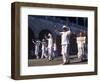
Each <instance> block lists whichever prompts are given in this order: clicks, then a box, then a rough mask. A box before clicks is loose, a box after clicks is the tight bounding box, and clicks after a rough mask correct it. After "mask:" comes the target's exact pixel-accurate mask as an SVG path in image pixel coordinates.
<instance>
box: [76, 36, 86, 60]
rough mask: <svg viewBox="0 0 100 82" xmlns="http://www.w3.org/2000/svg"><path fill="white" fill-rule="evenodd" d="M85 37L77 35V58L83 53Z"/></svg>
mask: <svg viewBox="0 0 100 82" xmlns="http://www.w3.org/2000/svg"><path fill="white" fill-rule="evenodd" d="M85 39H86V37H77V44H78V58H82V55H84V45H85Z"/></svg>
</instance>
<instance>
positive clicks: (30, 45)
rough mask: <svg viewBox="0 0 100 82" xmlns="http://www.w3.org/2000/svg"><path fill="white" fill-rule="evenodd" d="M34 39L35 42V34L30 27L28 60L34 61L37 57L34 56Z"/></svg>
mask: <svg viewBox="0 0 100 82" xmlns="http://www.w3.org/2000/svg"><path fill="white" fill-rule="evenodd" d="M32 39H33V40H34V39H35V37H34V32H33V30H32V29H31V28H30V27H28V59H32V58H34V57H35V55H34V45H33V43H32Z"/></svg>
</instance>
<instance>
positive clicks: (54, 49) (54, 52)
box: [53, 42, 57, 57]
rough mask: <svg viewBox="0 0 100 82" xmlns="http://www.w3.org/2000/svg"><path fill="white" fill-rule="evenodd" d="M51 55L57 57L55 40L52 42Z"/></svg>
mask: <svg viewBox="0 0 100 82" xmlns="http://www.w3.org/2000/svg"><path fill="white" fill-rule="evenodd" d="M53 57H57V45H56V42H54V43H53Z"/></svg>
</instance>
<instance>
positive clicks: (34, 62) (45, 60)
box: [28, 55, 87, 66]
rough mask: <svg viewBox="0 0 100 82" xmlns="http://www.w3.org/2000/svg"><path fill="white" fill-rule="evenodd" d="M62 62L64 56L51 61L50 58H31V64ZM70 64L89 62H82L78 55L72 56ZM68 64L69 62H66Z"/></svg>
mask: <svg viewBox="0 0 100 82" xmlns="http://www.w3.org/2000/svg"><path fill="white" fill-rule="evenodd" d="M59 64H62V56H59V57H56V58H54V59H53V60H51V61H49V60H48V59H45V58H44V59H29V61H28V65H29V66H47V65H59ZM69 64H87V61H83V62H80V60H79V59H78V58H77V56H76V55H74V56H70V63H69ZM66 65H67V64H66Z"/></svg>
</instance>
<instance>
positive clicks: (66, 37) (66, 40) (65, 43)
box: [55, 25, 71, 64]
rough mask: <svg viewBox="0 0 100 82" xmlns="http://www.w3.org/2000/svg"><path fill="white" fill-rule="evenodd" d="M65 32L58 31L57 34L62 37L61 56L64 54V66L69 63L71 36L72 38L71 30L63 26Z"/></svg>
mask: <svg viewBox="0 0 100 82" xmlns="http://www.w3.org/2000/svg"><path fill="white" fill-rule="evenodd" d="M62 28H63V31H62V32H59V31H58V30H56V31H55V32H56V33H57V34H60V35H61V46H62V47H61V49H62V51H61V54H62V58H63V64H66V63H69V54H68V46H69V36H70V33H71V32H70V29H69V28H68V27H67V26H65V25H63V27H62Z"/></svg>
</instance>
